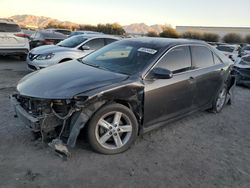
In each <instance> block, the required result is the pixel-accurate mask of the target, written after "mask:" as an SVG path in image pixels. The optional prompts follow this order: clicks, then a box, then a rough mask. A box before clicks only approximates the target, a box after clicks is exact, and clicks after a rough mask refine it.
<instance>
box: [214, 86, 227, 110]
mask: <svg viewBox="0 0 250 188" xmlns="http://www.w3.org/2000/svg"><path fill="white" fill-rule="evenodd" d="M226 100H227V86H226V85H224V86H223V87H222V88H221V89H220V91H219V93H218V94H217V96H216V98H215V100H214V102H213V107H212V112H214V113H219V112H221V111H222V109H223V107H224V105H225V104H226Z"/></svg>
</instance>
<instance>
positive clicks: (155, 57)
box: [12, 37, 234, 154]
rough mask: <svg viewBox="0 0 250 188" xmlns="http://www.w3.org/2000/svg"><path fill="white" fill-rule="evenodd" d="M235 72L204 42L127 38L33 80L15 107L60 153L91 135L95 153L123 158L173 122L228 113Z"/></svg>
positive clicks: (23, 84)
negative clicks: (147, 136)
mask: <svg viewBox="0 0 250 188" xmlns="http://www.w3.org/2000/svg"><path fill="white" fill-rule="evenodd" d="M231 68H232V62H231V61H230V60H229V59H228V58H226V57H225V56H224V55H223V54H221V53H220V52H219V51H217V50H216V49H214V48H212V47H210V46H209V45H207V44H206V43H205V42H202V41H193V40H184V39H163V38H147V37H143V38H136V39H125V40H122V41H119V42H115V43H112V44H110V45H108V46H106V47H104V48H102V49H100V50H98V51H96V52H93V53H92V54H90V55H88V56H87V57H84V58H81V59H78V60H73V61H70V62H66V63H63V64H58V65H55V66H52V67H49V68H47V69H43V70H39V71H37V72H34V73H31V74H29V75H27V76H26V77H24V78H23V79H22V80H21V81H20V82H19V83H18V85H17V93H16V94H14V95H13V96H12V101H13V104H14V107H15V111H16V116H17V117H19V118H20V119H21V120H22V121H24V122H25V124H26V125H27V126H28V127H30V128H31V130H32V131H33V132H34V133H36V134H37V135H38V136H40V137H42V140H44V141H45V140H48V141H51V142H50V144H51V145H53V144H54V145H55V146H56V147H55V149H58V148H63V149H61V150H63V152H67V148H68V147H74V146H75V144H76V141H77V138H78V135H79V133H80V132H81V130H84V131H87V135H88V141H89V144H90V146H91V147H92V148H93V149H94V150H95V151H97V152H100V153H103V154H117V153H121V152H124V151H125V150H127V149H128V148H130V146H131V145H132V144H133V143H134V141H135V139H136V138H137V136H138V135H141V134H143V133H145V132H147V131H150V130H152V129H154V128H156V127H160V126H162V125H166V124H167V122H170V121H172V120H175V119H178V118H180V117H183V116H185V115H187V114H190V113H192V112H195V111H198V110H207V109H210V110H211V111H213V112H215V113H218V112H220V111H221V110H222V108H223V106H224V105H225V104H226V103H230V102H231V98H232V92H231V91H232V88H233V86H234V78H233V77H232V76H231V74H230V73H231ZM83 128H84V129H83ZM60 146H63V147H60ZM58 150H60V149H58Z"/></svg>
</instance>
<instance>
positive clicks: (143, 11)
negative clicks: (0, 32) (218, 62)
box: [0, 0, 250, 27]
mask: <svg viewBox="0 0 250 188" xmlns="http://www.w3.org/2000/svg"><path fill="white" fill-rule="evenodd" d="M16 14H32V15H37V16H47V17H52V18H56V19H59V20H64V21H65V20H67V21H72V22H77V23H83V24H98V23H113V22H118V23H120V24H122V25H126V24H131V23H142V22H143V23H146V24H149V25H151V24H171V25H172V26H176V25H197V26H246V27H250V0H153V1H152V0H150V1H149V0H106V1H105V0H1V1H0V17H9V16H12V15H16Z"/></svg>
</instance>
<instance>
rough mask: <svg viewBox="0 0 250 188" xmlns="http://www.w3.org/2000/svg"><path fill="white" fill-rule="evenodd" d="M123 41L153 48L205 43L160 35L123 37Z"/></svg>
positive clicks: (204, 43) (203, 43)
mask: <svg viewBox="0 0 250 188" xmlns="http://www.w3.org/2000/svg"><path fill="white" fill-rule="evenodd" d="M123 41H125V42H126V41H127V42H135V43H141V44H145V45H146V46H151V47H155V48H168V47H171V46H176V45H182V44H183V45H184V44H198V45H207V46H209V45H208V44H207V43H206V42H204V41H201V40H192V39H182V38H179V39H173V38H161V37H138V38H129V39H123Z"/></svg>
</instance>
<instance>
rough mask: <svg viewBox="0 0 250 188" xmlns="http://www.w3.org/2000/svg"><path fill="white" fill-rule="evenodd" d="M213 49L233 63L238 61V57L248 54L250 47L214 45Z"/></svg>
mask: <svg viewBox="0 0 250 188" xmlns="http://www.w3.org/2000/svg"><path fill="white" fill-rule="evenodd" d="M215 48H216V49H217V50H219V51H221V52H223V54H224V55H225V56H227V57H228V58H230V59H231V60H232V61H234V62H235V61H237V60H238V59H240V57H243V56H245V55H248V54H250V45H244V46H242V45H236V44H235V45H232V44H221V45H216V46H215Z"/></svg>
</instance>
